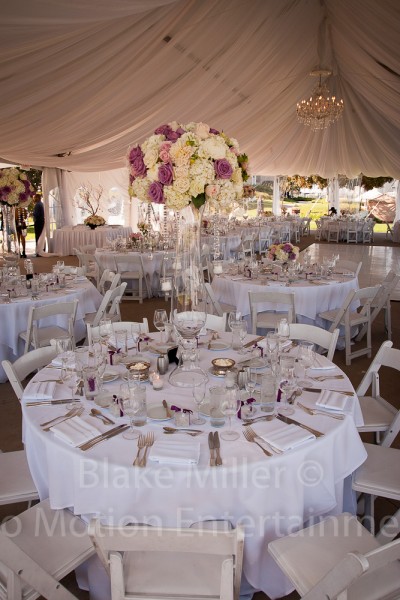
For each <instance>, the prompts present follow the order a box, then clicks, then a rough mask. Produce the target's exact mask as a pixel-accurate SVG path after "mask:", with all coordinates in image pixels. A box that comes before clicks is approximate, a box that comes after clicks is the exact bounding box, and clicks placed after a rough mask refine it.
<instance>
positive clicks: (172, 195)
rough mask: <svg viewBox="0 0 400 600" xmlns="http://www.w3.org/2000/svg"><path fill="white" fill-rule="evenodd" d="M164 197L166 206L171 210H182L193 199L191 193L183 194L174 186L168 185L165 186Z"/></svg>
mask: <svg viewBox="0 0 400 600" xmlns="http://www.w3.org/2000/svg"><path fill="white" fill-rule="evenodd" d="M164 199H165V206H166V207H167V208H169V209H171V210H182V209H183V208H185V207H186V206H187V205H188V204H189V203H190V200H191V197H190V195H189V194H181V193H180V192H177V191H176V190H174V188H173V186H170V185H168V186H166V187H165V188H164Z"/></svg>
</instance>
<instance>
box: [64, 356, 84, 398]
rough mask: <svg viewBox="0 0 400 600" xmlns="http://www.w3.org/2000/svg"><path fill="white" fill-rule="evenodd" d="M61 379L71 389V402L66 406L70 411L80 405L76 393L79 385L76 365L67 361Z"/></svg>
mask: <svg viewBox="0 0 400 600" xmlns="http://www.w3.org/2000/svg"><path fill="white" fill-rule="evenodd" d="M61 379H62V382H63V384H64V385H66V386H67V387H68V388H69V389H70V394H71V402H70V403H68V404H67V405H66V407H67V408H68V409H71V408H75V407H76V406H79V405H80V402H79V400H78V399H76V398H75V391H76V388H77V385H78V374H77V372H76V368H75V363H74V362H72V360H71V359H70V361H67V362H65V363H64V365H63V368H62V370H61Z"/></svg>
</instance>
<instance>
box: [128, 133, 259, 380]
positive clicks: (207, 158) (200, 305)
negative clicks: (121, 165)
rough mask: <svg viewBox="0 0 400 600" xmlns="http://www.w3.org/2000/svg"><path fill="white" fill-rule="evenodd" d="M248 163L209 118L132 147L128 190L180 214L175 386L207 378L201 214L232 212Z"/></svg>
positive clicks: (175, 292)
mask: <svg viewBox="0 0 400 600" xmlns="http://www.w3.org/2000/svg"><path fill="white" fill-rule="evenodd" d="M247 164H248V158H247V156H246V154H241V153H240V151H239V144H238V142H237V141H236V140H235V139H234V138H229V137H228V136H227V135H226V134H225V133H222V132H220V131H218V130H216V129H213V128H211V127H209V126H208V125H207V124H205V123H194V122H193V123H189V124H187V125H181V124H179V123H177V122H175V121H174V122H172V123H169V124H166V125H162V126H161V127H158V128H157V129H156V130H155V132H154V134H153V135H152V136H150V137H149V138H148V139H147V140H145V141H144V142H143V143H142V144H141V145H140V146H133V147H131V148H129V150H128V166H129V171H130V189H129V192H130V195H131V196H132V197H136V198H138V199H139V200H141V201H145V202H153V203H155V204H164V205H165V207H166V209H167V210H174V211H176V212H178V214H179V216H178V228H177V243H176V254H175V265H174V278H173V288H174V289H173V305H172V311H171V316H170V319H171V321H172V323H173V325H174V329H175V332H176V335H177V339H178V343H179V356H180V364H179V365H178V367H177V368H176V369H175V370H174V371H173V372H172V373H171V375H170V382H171V383H172V384H173V385H177V386H180V387H192V386H194V385H198V384H200V383H201V382H202V381H204V380H205V379H207V376H206V374H205V373H204V371H202V369H201V368H200V367H199V366H198V364H197V362H198V361H197V342H198V336H199V334H200V332H201V330H202V329H203V328H204V326H205V323H206V308H205V292H204V280H203V270H202V266H201V258H200V255H201V252H200V247H201V246H200V228H201V216H202V211H203V207H204V205H205V203H206V202H207V203H209V204H210V205H211V206H213V207H214V208H215V209H216V210H218V211H222V212H224V211H225V212H229V210H230V209H231V207H232V205H233V204H234V203H235V202H236V201H237V200H239V199H240V198H241V197H242V195H243V182H244V181H246V180H247V178H248V174H247Z"/></svg>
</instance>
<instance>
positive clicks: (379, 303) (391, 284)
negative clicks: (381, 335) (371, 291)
mask: <svg viewBox="0 0 400 600" xmlns="http://www.w3.org/2000/svg"><path fill="white" fill-rule="evenodd" d="M399 281H400V275H396V273H395V272H394V271H389V273H388V274H387V275H386V277H385V279H384V280H383V282H382V284H381V289H380V290H379V292H378V293H377V295H376V296H375V298H374V299H373V301H372V302H371V326H372V323H373V322H374V321H375V319H376V317H377V316H378V315H379V313H380V312H381V310H383V311H384V312H385V329H386V331H387V337H388V340H391V339H392V310H391V305H390V298H391V295H392V294H393V292H394V290H395V289H396V286H397V284H398V283H399ZM366 330H367V328H366V326H364V327H362V329H361V331H360V333H359V334H358V335H357V337H356V341H357V342H358V341H360V340H361V339H362V338H363V337H364V335H365V333H366Z"/></svg>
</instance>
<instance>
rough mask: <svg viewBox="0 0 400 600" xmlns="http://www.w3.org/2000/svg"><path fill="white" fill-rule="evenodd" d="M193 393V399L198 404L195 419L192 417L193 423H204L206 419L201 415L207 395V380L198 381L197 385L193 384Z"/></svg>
mask: <svg viewBox="0 0 400 600" xmlns="http://www.w3.org/2000/svg"><path fill="white" fill-rule="evenodd" d="M192 394H193V400H194V402H195V404H196V408H197V416H196V417H195V418H194V419H192V423H193V425H204V423H205V422H206V420H205V419H203V417H201V416H200V406H201V404H202V402H203V400H204V397H205V395H206V384H205V382H201V383H198V384H197V385H193V392H192Z"/></svg>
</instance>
